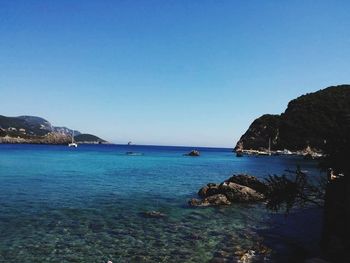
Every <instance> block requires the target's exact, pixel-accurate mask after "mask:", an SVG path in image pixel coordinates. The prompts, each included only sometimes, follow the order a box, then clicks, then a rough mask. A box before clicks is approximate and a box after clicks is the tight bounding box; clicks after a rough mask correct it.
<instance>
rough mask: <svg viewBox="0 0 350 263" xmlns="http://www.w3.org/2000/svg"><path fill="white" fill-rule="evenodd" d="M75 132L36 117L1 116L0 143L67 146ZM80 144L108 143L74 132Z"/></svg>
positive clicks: (92, 136) (75, 138) (89, 135)
mask: <svg viewBox="0 0 350 263" xmlns="http://www.w3.org/2000/svg"><path fill="white" fill-rule="evenodd" d="M72 136H73V130H72V129H69V128H67V127H57V126H53V125H52V124H51V123H50V122H49V121H47V120H45V119H43V118H41V117H36V116H19V117H6V116H2V115H0V143H33V144H67V143H69V142H71V141H72ZM74 140H75V141H76V142H78V143H91V144H97V143H106V141H105V140H103V139H101V138H99V137H97V136H95V135H92V134H83V133H81V132H79V131H76V130H74Z"/></svg>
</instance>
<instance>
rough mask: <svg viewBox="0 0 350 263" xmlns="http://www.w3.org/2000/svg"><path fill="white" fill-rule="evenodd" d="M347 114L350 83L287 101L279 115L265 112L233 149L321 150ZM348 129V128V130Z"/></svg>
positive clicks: (349, 99)
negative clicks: (284, 109)
mask: <svg viewBox="0 0 350 263" xmlns="http://www.w3.org/2000/svg"><path fill="white" fill-rule="evenodd" d="M349 115H350V85H339V86H332V87H328V88H326V89H323V90H319V91H317V92H314V93H309V94H306V95H302V96H300V97H298V98H296V99H294V100H292V101H290V102H289V103H288V107H287V109H286V111H285V112H284V113H282V114H280V115H269V114H265V115H263V116H261V117H259V118H258V119H256V120H255V121H254V122H253V123H252V124H251V125H250V126H249V128H248V130H247V131H246V132H245V133H244V134H243V135H242V137H241V138H240V140H239V141H238V143H237V145H236V149H238V148H242V147H243V148H244V149H254V150H258V149H261V148H265V149H267V148H268V145H269V139H271V149H272V150H278V149H289V150H303V149H305V148H306V147H308V146H309V147H311V148H313V149H317V150H321V151H322V150H325V148H327V141H329V139H332V138H336V137H337V136H338V135H339V133H340V131H343V129H344V127H343V126H344V124H345V123H346V119H347V118H348V116H349ZM348 132H350V130H349V131H348Z"/></svg>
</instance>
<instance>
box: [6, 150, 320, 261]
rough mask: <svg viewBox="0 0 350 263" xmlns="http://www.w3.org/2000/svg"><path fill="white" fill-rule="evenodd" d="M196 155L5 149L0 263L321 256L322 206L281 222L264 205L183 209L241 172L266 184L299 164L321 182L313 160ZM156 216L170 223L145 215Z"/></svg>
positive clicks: (204, 152)
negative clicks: (303, 250) (302, 251)
mask: <svg viewBox="0 0 350 263" xmlns="http://www.w3.org/2000/svg"><path fill="white" fill-rule="evenodd" d="M192 149H193V148H189V147H165V146H137V145H132V146H126V145H80V146H79V147H78V148H69V147H67V146H54V145H6V144H2V145H0V262H107V261H108V260H111V261H112V262H113V263H116V262H215V261H216V262H236V261H234V260H237V259H238V258H239V257H240V256H239V255H241V254H242V253H245V252H249V253H248V254H249V255H250V256H251V259H250V260H251V261H246V262H256V261H258V262H260V261H262V260H263V259H262V258H261V257H257V256H256V257H254V253H255V254H258V252H257V250H259V248H260V249H261V247H264V248H265V250H268V251H270V253H268V254H267V255H266V256H265V258H264V260H265V261H266V262H281V261H280V260H283V259H284V258H288V257H290V255H293V254H294V252H295V250H296V249H299V248H298V247H302V246H306V247H307V248H308V249H309V250H310V251H312V250H313V249H315V247H316V246H317V240H318V238H319V233H318V232H319V230H320V225H321V222H320V218H321V215H322V211H319V210H317V209H314V208H307V209H303V210H296V211H293V212H292V213H291V214H290V215H289V216H288V217H285V216H284V214H278V213H271V212H269V211H267V210H266V209H265V207H264V204H257V205H252V204H250V205H247V204H234V205H232V206H230V207H220V208H190V207H189V206H188V205H187V202H188V200H189V199H190V198H192V197H196V194H197V191H198V190H199V189H200V187H202V186H204V185H205V184H207V183H209V182H216V183H219V182H222V181H223V180H225V179H227V178H229V177H230V176H231V175H232V174H236V173H248V174H251V175H255V176H257V177H259V178H266V176H268V175H269V174H282V173H285V170H286V169H290V170H295V169H296V166H297V165H300V166H301V168H302V169H303V170H305V171H307V173H308V175H309V176H310V177H317V176H319V174H320V172H319V170H318V168H317V163H316V162H314V161H306V160H303V159H302V158H299V157H293V156H271V157H242V158H237V157H236V156H235V155H234V154H233V153H232V150H231V149H221V148H201V147H196V149H197V150H199V151H200V153H201V156H200V157H189V156H184V155H183V154H185V153H188V152H189V151H190V150H192ZM127 152H133V153H138V154H134V155H127V154H126V153H127ZM153 210H154V211H159V212H161V213H163V214H165V215H166V216H165V217H163V218H147V217H145V216H144V214H143V213H144V212H147V211H153ZM218 260H223V261H218ZM225 260H226V261H225ZM254 260H255V261H254ZM237 262H239V261H237ZM242 262H243V261H242Z"/></svg>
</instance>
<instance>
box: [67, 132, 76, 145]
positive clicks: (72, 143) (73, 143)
mask: <svg viewBox="0 0 350 263" xmlns="http://www.w3.org/2000/svg"><path fill="white" fill-rule="evenodd" d="M68 147H75V148H76V147H78V144H77V143H75V142H74V130H73V133H72V142H71V143H69V144H68Z"/></svg>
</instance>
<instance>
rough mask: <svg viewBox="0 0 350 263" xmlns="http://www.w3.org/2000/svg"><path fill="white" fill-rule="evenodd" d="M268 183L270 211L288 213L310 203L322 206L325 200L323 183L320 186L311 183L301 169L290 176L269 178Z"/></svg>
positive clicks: (268, 206) (267, 198)
mask: <svg viewBox="0 0 350 263" xmlns="http://www.w3.org/2000/svg"><path fill="white" fill-rule="evenodd" d="M266 181H267V191H266V193H265V197H266V200H267V204H266V206H267V208H268V209H270V210H273V211H279V210H281V209H285V211H286V212H287V213H288V212H289V211H290V209H291V208H293V207H294V206H304V205H305V204H308V203H312V204H314V205H317V206H322V199H323V198H324V187H322V186H323V184H321V182H322V181H320V184H319V185H316V184H315V183H314V182H313V183H310V182H309V181H308V180H307V176H306V174H305V173H303V172H302V171H301V170H300V168H299V167H298V168H297V170H296V171H295V172H293V173H291V174H289V175H282V176H278V175H273V176H269V177H268V178H267V179H266Z"/></svg>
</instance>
